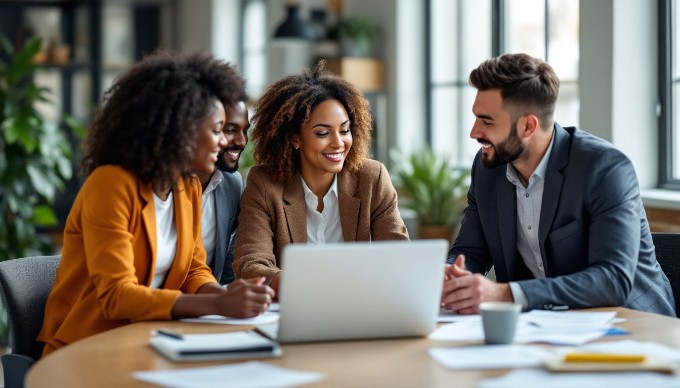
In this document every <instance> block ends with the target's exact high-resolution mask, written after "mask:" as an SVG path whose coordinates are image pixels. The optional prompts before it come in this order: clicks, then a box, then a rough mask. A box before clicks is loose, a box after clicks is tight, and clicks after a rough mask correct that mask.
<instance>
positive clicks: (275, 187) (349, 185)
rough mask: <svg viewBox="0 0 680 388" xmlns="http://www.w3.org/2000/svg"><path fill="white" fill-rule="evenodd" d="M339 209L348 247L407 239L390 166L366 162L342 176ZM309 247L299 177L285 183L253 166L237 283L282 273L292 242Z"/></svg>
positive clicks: (239, 237)
mask: <svg viewBox="0 0 680 388" xmlns="http://www.w3.org/2000/svg"><path fill="white" fill-rule="evenodd" d="M338 206H339V210H340V211H339V213H340V225H341V228H342V237H343V240H344V241H345V242H351V241H378V240H408V232H407V231H406V226H405V225H404V221H403V220H402V219H401V215H400V214H399V209H398V208H397V192H396V190H395V189H394V186H392V181H391V180H390V176H389V174H388V173H387V169H386V168H385V166H384V165H383V164H382V163H380V162H377V161H375V160H370V159H369V160H366V161H364V163H363V165H362V167H361V168H360V169H359V170H358V171H354V172H347V171H344V170H343V171H341V172H340V173H338ZM306 242H307V208H306V205H305V192H304V189H303V188H302V180H301V179H300V175H299V174H295V175H294V176H293V177H292V178H291V179H289V180H288V181H287V182H285V183H278V182H276V181H274V180H273V179H272V175H271V173H270V172H269V171H267V170H266V169H264V168H262V167H253V168H252V169H251V170H250V172H249V173H248V184H247V185H246V187H245V190H244V192H243V195H242V196H241V213H240V215H239V226H238V232H237V233H236V248H235V253H234V274H235V275H236V277H237V278H239V277H240V278H250V277H256V276H265V277H266V278H267V279H268V280H271V279H272V278H273V277H274V276H275V275H276V274H277V273H279V272H280V271H281V269H280V268H281V264H282V263H281V252H282V250H283V247H284V246H286V245H288V244H290V243H306Z"/></svg>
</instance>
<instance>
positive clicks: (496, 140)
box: [470, 89, 525, 168]
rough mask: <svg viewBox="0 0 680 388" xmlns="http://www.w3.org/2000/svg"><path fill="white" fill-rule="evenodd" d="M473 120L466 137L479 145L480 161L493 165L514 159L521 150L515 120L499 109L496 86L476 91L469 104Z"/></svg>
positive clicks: (501, 107) (501, 100) (520, 140)
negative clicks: (480, 148) (471, 104)
mask: <svg viewBox="0 0 680 388" xmlns="http://www.w3.org/2000/svg"><path fill="white" fill-rule="evenodd" d="M472 112H473V113H474V114H475V116H476V119H475V123H474V125H473V126H472V130H471V131H470V137H471V138H473V139H476V140H477V141H478V142H479V143H480V144H481V145H482V163H483V164H484V166H485V167H488V168H493V167H496V166H500V165H502V164H505V163H511V162H513V161H515V160H517V159H518V158H519V157H520V156H522V154H523V153H524V151H525V145H524V144H523V142H522V139H520V137H519V135H518V126H517V123H518V120H517V119H514V120H513V119H512V118H511V116H510V113H508V112H507V111H506V110H505V109H503V98H502V97H501V91H500V90H498V89H491V90H484V91H478V92H477V97H476V98H475V103H474V105H473V106H472Z"/></svg>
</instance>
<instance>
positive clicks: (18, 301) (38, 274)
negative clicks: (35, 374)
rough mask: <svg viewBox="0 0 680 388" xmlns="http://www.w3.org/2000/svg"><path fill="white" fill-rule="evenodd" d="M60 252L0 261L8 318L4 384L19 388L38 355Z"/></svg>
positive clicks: (41, 347) (0, 282)
mask: <svg viewBox="0 0 680 388" xmlns="http://www.w3.org/2000/svg"><path fill="white" fill-rule="evenodd" d="M60 261H61V256H35V257H25V258H22V259H15V260H9V261H4V262H0V291H1V293H2V302H3V303H4V305H5V309H6V310H7V316H8V318H9V329H10V330H9V333H10V344H11V346H12V353H10V354H5V355H3V356H2V357H0V360H2V368H3V373H4V375H5V387H7V388H15V387H16V388H21V387H23V386H24V378H25V376H26V372H28V368H30V367H31V365H32V364H33V363H34V362H35V361H36V360H37V359H39V358H40V356H41V354H42V349H43V345H42V344H41V343H39V342H36V340H35V339H36V337H37V336H38V333H39V332H40V329H41V328H42V324H43V319H44V316H45V304H46V303H47V296H48V295H49V293H50V290H51V289H52V284H53V283H54V278H55V277H56V275H57V267H59V262H60Z"/></svg>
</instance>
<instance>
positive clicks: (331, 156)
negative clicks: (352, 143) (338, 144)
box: [324, 153, 342, 160]
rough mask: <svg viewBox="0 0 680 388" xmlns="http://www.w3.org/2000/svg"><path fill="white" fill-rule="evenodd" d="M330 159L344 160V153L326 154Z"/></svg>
mask: <svg viewBox="0 0 680 388" xmlns="http://www.w3.org/2000/svg"><path fill="white" fill-rule="evenodd" d="M324 155H325V156H326V157H327V158H328V159H333V160H340V159H342V153H336V154H324Z"/></svg>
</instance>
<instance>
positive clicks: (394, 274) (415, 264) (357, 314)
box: [264, 240, 448, 343]
mask: <svg viewBox="0 0 680 388" xmlns="http://www.w3.org/2000/svg"><path fill="white" fill-rule="evenodd" d="M447 251H448V243H447V241H446V240H414V241H380V242H370V243H369V242H356V243H332V244H322V245H312V244H291V245H288V246H286V247H285V248H284V250H283V253H282V260H281V261H282V265H283V267H282V270H283V271H282V273H281V285H280V289H279V291H280V292H279V304H280V312H279V313H280V319H279V324H278V332H277V333H276V338H277V340H278V341H279V342H281V343H293V342H313V341H336V340H350V339H371V338H395V337H415V336H425V335H427V334H429V333H430V332H432V331H433V330H434V329H435V327H436V322H437V316H438V314H439V304H440V300H441V291H442V282H443V277H444V263H445V261H446V255H447ZM264 329H265V331H267V332H271V328H264Z"/></svg>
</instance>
